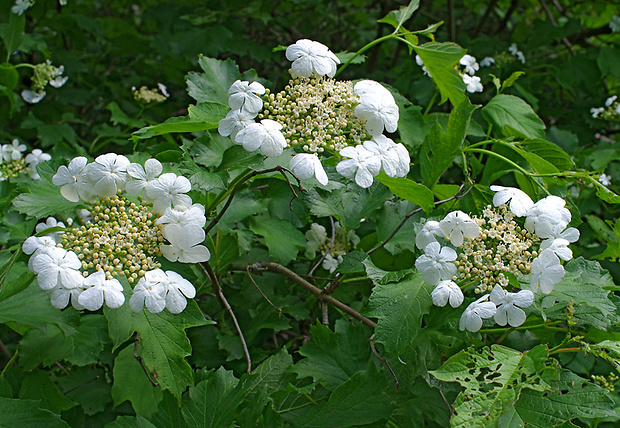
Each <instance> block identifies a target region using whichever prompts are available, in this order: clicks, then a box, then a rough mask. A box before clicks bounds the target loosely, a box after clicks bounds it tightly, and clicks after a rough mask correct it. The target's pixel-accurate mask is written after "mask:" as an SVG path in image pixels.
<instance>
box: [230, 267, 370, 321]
mask: <svg viewBox="0 0 620 428" xmlns="http://www.w3.org/2000/svg"><path fill="white" fill-rule="evenodd" d="M249 268H250V270H252V271H255V272H264V271H268V272H273V273H279V274H282V275H284V276H286V277H287V278H289V279H290V280H292V281H293V282H295V283H297V284H299V285H301V286H302V287H303V288H304V289H305V290H306V291H308V292H310V293H312V294H314V295H315V296H317V297H318V298H319V299H320V300H322V301H323V302H325V303H328V304H330V305H332V306H334V307H335V308H337V309H340V310H341V311H342V312H345V313H347V314H349V315H351V316H352V317H353V318H355V319H356V320H358V321H361V322H362V323H364V324H365V325H367V326H368V327H370V328H372V329H374V328H375V327H376V326H377V324H376V323H375V322H373V321H371V320H369V319H368V318H366V317H365V316H363V315H362V314H360V313H359V312H357V311H356V310H355V309H353V308H351V307H349V306H347V305H345V304H344V303H342V302H341V301H339V300H336V299H334V298H333V297H331V296H329V295H327V294H326V293H324V292H323V290H321V289H320V288H318V287H315V286H314V285H312V284H310V283H309V282H308V281H306V280H305V279H303V278H302V277H301V276H299V275H297V274H296V273H295V272H293V271H292V270H290V269H288V268H285V267H284V266H282V265H280V264H278V263H273V262H258V263H254V264H253V265H250V266H249ZM246 269H247V266H246V265H237V264H232V265H230V270H233V271H242V272H244V271H245V270H246Z"/></svg>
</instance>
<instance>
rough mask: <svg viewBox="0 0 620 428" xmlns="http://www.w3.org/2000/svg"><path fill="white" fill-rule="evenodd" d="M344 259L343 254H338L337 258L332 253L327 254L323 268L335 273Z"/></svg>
mask: <svg viewBox="0 0 620 428" xmlns="http://www.w3.org/2000/svg"><path fill="white" fill-rule="evenodd" d="M342 260H343V258H342V256H341V255H338V257H337V258H335V257H333V256H332V255H331V254H326V255H325V258H324V259H323V263H322V264H321V266H322V267H323V269H325V270H327V271H329V273H334V271H335V270H336V269H337V268H338V265H339V264H340V263H342Z"/></svg>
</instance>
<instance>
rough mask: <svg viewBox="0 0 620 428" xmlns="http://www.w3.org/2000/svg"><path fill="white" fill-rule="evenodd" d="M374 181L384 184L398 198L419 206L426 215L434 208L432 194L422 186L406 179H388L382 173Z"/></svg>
mask: <svg viewBox="0 0 620 428" xmlns="http://www.w3.org/2000/svg"><path fill="white" fill-rule="evenodd" d="M375 180H377V181H378V182H380V183H383V184H385V185H386V186H387V187H389V189H390V190H391V191H392V193H394V194H395V195H396V196H398V197H399V198H403V199H406V200H407V201H409V202H412V203H414V204H416V205H419V206H420V207H421V208H422V209H423V210H424V212H426V213H429V212H431V211H432V210H433V208H434V207H435V204H434V203H433V202H434V200H435V198H434V197H433V192H431V191H430V190H429V188H428V187H426V186H424V185H422V184H418V183H416V182H415V181H413V180H409V179H407V178H398V177H388V176H387V175H385V173H383V172H382V173H381V174H379V175H378V176H376V177H375Z"/></svg>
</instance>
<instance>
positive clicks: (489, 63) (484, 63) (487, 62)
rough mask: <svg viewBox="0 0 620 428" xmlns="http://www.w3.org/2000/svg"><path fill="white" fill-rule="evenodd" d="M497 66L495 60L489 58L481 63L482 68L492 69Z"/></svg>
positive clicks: (485, 58)
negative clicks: (494, 65)
mask: <svg viewBox="0 0 620 428" xmlns="http://www.w3.org/2000/svg"><path fill="white" fill-rule="evenodd" d="M493 64H495V58H493V57H490V56H487V57H484V58H483V59H482V61H480V67H490V66H492V65H493Z"/></svg>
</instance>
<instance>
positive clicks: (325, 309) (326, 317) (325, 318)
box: [321, 301, 329, 327]
mask: <svg viewBox="0 0 620 428" xmlns="http://www.w3.org/2000/svg"><path fill="white" fill-rule="evenodd" d="M321 312H322V314H323V325H325V326H327V327H329V310H328V307H327V303H325V302H323V301H321Z"/></svg>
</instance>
